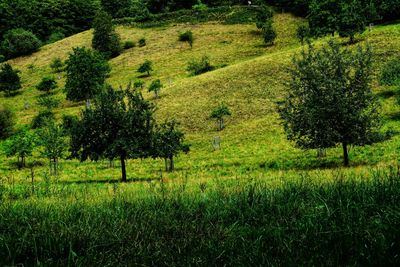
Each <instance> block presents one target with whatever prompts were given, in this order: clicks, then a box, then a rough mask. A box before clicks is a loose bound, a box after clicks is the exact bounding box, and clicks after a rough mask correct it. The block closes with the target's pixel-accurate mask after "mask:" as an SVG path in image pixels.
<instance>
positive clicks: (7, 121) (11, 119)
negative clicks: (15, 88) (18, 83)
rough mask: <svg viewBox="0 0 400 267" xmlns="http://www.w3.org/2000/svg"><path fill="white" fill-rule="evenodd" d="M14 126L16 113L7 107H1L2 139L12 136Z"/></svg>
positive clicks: (0, 133) (0, 130)
mask: <svg viewBox="0 0 400 267" xmlns="http://www.w3.org/2000/svg"><path fill="white" fill-rule="evenodd" d="M14 126H15V115H14V113H13V112H12V111H11V110H10V109H8V108H6V107H0V140H4V139H6V138H8V137H10V136H11V135H12V133H13V131H14Z"/></svg>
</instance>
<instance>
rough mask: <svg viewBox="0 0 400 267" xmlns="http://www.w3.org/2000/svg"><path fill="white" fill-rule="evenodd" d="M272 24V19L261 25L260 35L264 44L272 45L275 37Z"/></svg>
mask: <svg viewBox="0 0 400 267" xmlns="http://www.w3.org/2000/svg"><path fill="white" fill-rule="evenodd" d="M272 24H273V22H272V20H268V21H267V22H265V23H264V25H263V27H262V35H263V38H264V43H265V44H266V45H273V44H274V41H275V39H276V32H275V30H274V27H273V25H272Z"/></svg>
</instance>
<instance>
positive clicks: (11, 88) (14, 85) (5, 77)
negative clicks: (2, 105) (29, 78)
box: [0, 63, 21, 96]
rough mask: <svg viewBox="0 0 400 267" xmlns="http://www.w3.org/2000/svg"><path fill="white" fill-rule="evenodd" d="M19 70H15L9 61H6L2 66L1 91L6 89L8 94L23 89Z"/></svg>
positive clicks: (0, 75) (0, 72)
mask: <svg viewBox="0 0 400 267" xmlns="http://www.w3.org/2000/svg"><path fill="white" fill-rule="evenodd" d="M18 73H19V70H14V69H13V68H12V66H11V65H10V64H8V63H4V64H3V65H2V66H1V68H0V92H1V91H4V92H5V94H6V96H11V95H12V93H14V92H15V91H17V90H19V89H21V78H20V77H19V75H18Z"/></svg>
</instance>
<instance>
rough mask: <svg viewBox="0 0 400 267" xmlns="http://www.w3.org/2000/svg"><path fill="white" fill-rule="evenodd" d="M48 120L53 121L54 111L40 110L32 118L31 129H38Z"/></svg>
mask: <svg viewBox="0 0 400 267" xmlns="http://www.w3.org/2000/svg"><path fill="white" fill-rule="evenodd" d="M49 121H55V116H54V113H53V112H52V111H51V110H43V111H40V112H39V113H38V114H37V115H36V116H35V117H34V118H33V120H32V129H39V128H42V127H43V126H45V125H46V123H47V122H49Z"/></svg>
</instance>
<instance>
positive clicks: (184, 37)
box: [179, 30, 194, 48]
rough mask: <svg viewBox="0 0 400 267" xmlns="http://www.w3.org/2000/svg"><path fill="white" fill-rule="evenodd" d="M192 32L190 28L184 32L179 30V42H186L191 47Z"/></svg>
mask: <svg viewBox="0 0 400 267" xmlns="http://www.w3.org/2000/svg"><path fill="white" fill-rule="evenodd" d="M193 40H194V39H193V33H192V31H191V30H188V31H185V32H181V33H180V34H179V41H181V42H187V43H188V44H189V45H190V47H191V48H192V47H193Z"/></svg>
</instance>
